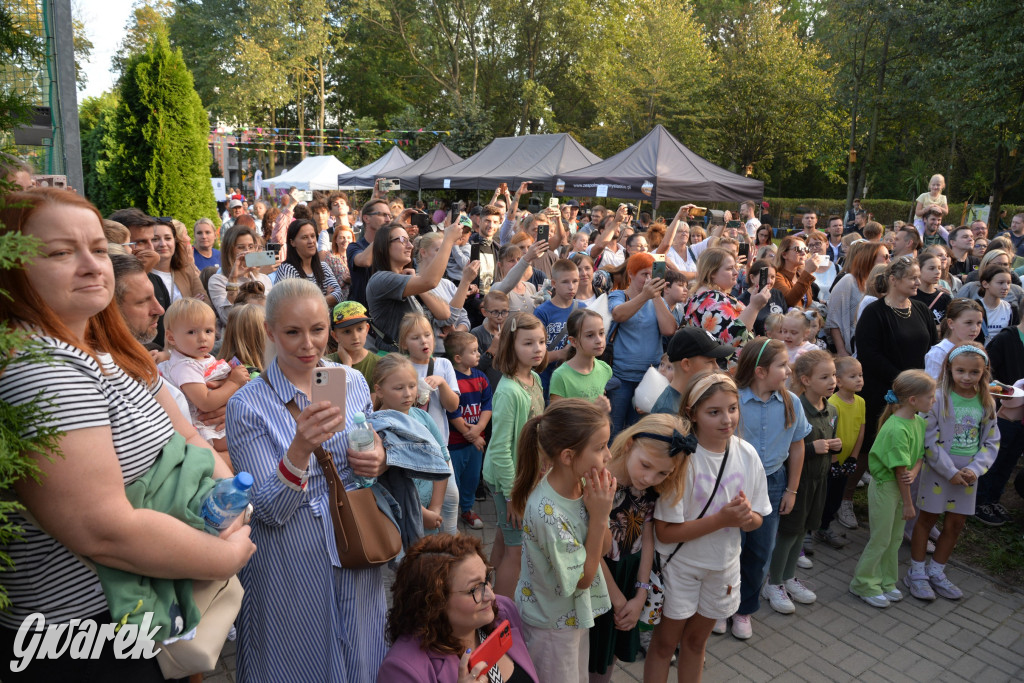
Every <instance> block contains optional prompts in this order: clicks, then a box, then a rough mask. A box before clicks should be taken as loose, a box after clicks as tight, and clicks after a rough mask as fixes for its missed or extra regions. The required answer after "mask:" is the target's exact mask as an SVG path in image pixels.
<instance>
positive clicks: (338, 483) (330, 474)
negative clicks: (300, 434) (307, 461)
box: [284, 398, 347, 504]
mask: <svg viewBox="0 0 1024 683" xmlns="http://www.w3.org/2000/svg"><path fill="white" fill-rule="evenodd" d="M284 406H285V408H287V409H288V412H289V413H291V416H292V419H293V420H295V423H296V425H297V424H298V421H299V406H297V405H295V399H294V398H293V399H292V400H290V401H288V402H287V403H285V404H284ZM313 455H315V456H316V461H317V462H318V463H320V469H321V470H323V473H324V476H325V477H327V486H328V488H330V487H332V486H334V487H336V489H337V491H338V501H339V503H341V504H345V503H346V502H347V496H346V495H345V483H344V482H343V481H342V480H341V475H340V474H338V468H337V466H336V465H335V464H334V458H332V457H331V456H330V454H329V453H328V452H327V451H325V450H324V447H323V446H317V447H316V448H314V449H313Z"/></svg>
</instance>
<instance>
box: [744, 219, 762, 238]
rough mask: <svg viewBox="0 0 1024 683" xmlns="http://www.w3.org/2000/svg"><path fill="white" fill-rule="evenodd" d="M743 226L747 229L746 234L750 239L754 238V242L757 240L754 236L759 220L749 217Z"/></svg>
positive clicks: (759, 223) (758, 226)
mask: <svg viewBox="0 0 1024 683" xmlns="http://www.w3.org/2000/svg"><path fill="white" fill-rule="evenodd" d="M744 227H745V228H746V229H747V235H749V236H750V239H752V240H754V241H755V242H756V241H757V239H756V237H757V229H758V228H760V227H761V221H759V220H757V219H756V218H754V217H751V218H750V220H748V221H747V224H746V225H745V226H744Z"/></svg>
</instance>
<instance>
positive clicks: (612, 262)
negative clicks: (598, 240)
mask: <svg viewBox="0 0 1024 683" xmlns="http://www.w3.org/2000/svg"><path fill="white" fill-rule="evenodd" d="M625 262H626V250H625V249H623V248H622V247H621V246H620V247H619V250H618V251H612V250H611V249H609V248H608V247H605V248H604V252H603V256H602V257H601V265H602V266H621V265H622V264H623V263H625Z"/></svg>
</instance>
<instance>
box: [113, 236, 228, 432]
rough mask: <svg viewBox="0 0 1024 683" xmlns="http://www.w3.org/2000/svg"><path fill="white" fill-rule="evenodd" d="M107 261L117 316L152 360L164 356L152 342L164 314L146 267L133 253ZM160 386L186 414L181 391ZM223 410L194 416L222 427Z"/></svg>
mask: <svg viewBox="0 0 1024 683" xmlns="http://www.w3.org/2000/svg"><path fill="white" fill-rule="evenodd" d="M110 263H111V264H112V265H113V267H114V301H116V302H117V307H118V309H119V310H120V311H121V317H122V318H124V321H125V323H126V324H127V325H128V331H129V332H131V333H132V336H133V337H135V339H136V341H138V342H139V343H140V344H142V345H143V346H144V347H146V348H147V349H148V350H149V353H150V355H151V356H153V360H154V361H156V362H160V361H162V360H165V359H166V357H165V355H164V353H163V351H162V349H161V348H160V347H159V346H157V345H156V344H154V342H153V340H154V339H155V338H156V335H157V324H158V323H159V322H160V319H161V317H163V314H164V307H163V306H161V305H160V302H159V301H157V300H156V295H155V294H154V292H153V283H152V282H151V281H150V279H149V277H148V275H147V274H146V269H145V268H143V266H142V262H141V261H139V259H138V258H137V257H135V256H130V255H123V254H113V255H111V257H110ZM222 383H223V382H210V383H209V384H208V386H209V387H210V388H211V389H216V388H217V387H219V386H220V385H221V384H222ZM164 386H166V387H167V390H168V391H169V392H171V396H173V397H174V402H175V403H177V404H178V408H179V409H180V410H181V412H182V414H183V415H185V416H188V414H189V408H188V401H187V400H186V399H185V395H184V394H182V393H181V391H179V390H178V388H177V387H175V386H174V385H173V384H171V383H170V382H165V383H164ZM225 412H226V408H220V409H219V410H216V411H214V412H212V413H203V412H200V413H199V414H198V416H197V417H198V418H199V420H200V421H202V422H204V423H206V424H210V425H214V426H217V427H218V428H221V429H223V427H224V414H225Z"/></svg>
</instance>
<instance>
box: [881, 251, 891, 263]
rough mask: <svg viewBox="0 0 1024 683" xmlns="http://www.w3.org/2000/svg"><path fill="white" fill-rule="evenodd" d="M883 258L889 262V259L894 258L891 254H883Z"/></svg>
mask: <svg viewBox="0 0 1024 683" xmlns="http://www.w3.org/2000/svg"><path fill="white" fill-rule="evenodd" d="M882 258H884V259H885V260H886V261H888V260H889V259H891V258H892V255H891V254H889V252H885V253H884V254H882Z"/></svg>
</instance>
